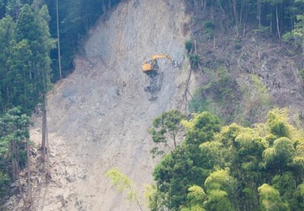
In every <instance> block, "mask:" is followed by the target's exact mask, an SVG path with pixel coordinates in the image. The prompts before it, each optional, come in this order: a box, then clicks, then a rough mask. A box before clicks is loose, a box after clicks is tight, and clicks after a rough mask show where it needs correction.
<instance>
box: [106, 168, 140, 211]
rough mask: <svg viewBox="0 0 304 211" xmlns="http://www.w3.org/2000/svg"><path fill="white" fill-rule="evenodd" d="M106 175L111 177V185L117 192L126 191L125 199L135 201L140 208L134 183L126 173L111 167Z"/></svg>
mask: <svg viewBox="0 0 304 211" xmlns="http://www.w3.org/2000/svg"><path fill="white" fill-rule="evenodd" d="M106 177H107V178H109V179H111V182H112V186H113V187H115V188H116V190H117V191H118V192H119V193H122V192H126V194H127V199H128V200H129V201H130V202H135V203H136V204H137V206H138V207H139V208H140V210H142V209H141V205H140V202H139V197H138V195H137V193H136V190H135V187H134V184H133V182H132V181H131V180H130V179H129V178H128V176H127V175H125V174H124V173H122V172H120V171H119V169H118V168H113V169H110V170H108V171H107V172H106Z"/></svg>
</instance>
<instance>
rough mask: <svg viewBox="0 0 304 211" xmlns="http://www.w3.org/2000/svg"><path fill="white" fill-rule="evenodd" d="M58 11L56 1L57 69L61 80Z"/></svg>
mask: <svg viewBox="0 0 304 211" xmlns="http://www.w3.org/2000/svg"><path fill="white" fill-rule="evenodd" d="M58 10H59V9H58V0H56V19H57V49H58V67H59V78H60V80H61V79H62V71H61V52H60V30H59V11H58Z"/></svg>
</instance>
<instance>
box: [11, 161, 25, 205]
mask: <svg viewBox="0 0 304 211" xmlns="http://www.w3.org/2000/svg"><path fill="white" fill-rule="evenodd" d="M13 162H14V163H15V166H16V170H17V180H18V190H19V193H20V196H21V198H22V200H23V203H24V205H25V206H27V201H26V199H25V198H24V195H23V191H22V186H21V180H20V175H19V174H20V170H19V164H18V163H17V160H16V159H14V160H13Z"/></svg>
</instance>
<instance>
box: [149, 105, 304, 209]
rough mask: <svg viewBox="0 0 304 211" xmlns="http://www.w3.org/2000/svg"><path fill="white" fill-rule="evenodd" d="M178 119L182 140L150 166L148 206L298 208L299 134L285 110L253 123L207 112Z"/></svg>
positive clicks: (303, 137) (302, 169) (302, 142)
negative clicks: (183, 134)
mask: <svg viewBox="0 0 304 211" xmlns="http://www.w3.org/2000/svg"><path fill="white" fill-rule="evenodd" d="M168 113H169V114H172V111H170V112H168ZM166 121H170V120H169V119H166ZM182 124H183V125H184V126H185V127H186V131H187V132H186V137H185V139H184V141H183V142H182V144H180V145H179V146H178V147H177V148H176V149H173V150H172V151H170V152H169V153H167V154H166V155H165V156H164V157H163V159H162V161H161V162H160V163H159V164H158V165H157V166H156V167H155V169H154V173H153V176H154V180H155V183H156V185H155V186H154V191H152V192H151V194H150V196H149V200H150V204H149V207H150V209H151V210H166V209H169V210H183V211H190V210H192V211H193V210H218V211H221V210H269V211H270V210H273V211H274V210H303V208H304V204H303V200H304V192H303V187H304V183H303V179H304V178H303V175H304V174H303V173H304V165H303V161H304V155H303V147H304V134H303V131H302V130H301V129H299V128H296V127H294V126H293V125H291V124H290V123H289V122H288V118H287V110H284V109H275V110H273V111H271V112H269V113H268V115H267V120H266V122H265V123H260V124H256V125H255V126H253V127H242V126H240V125H237V124H235V123H233V124H231V125H228V126H223V127H222V126H221V124H220V120H219V119H218V118H217V117H215V116H213V115H212V114H210V113H208V112H203V113H199V114H196V115H195V116H194V118H193V119H191V120H189V121H185V120H183V121H182ZM163 129H164V130H166V129H165V128H163ZM153 140H154V139H153Z"/></svg>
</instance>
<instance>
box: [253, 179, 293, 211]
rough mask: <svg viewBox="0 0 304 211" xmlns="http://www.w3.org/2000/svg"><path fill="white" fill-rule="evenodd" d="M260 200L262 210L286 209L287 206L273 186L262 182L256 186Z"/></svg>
mask: <svg viewBox="0 0 304 211" xmlns="http://www.w3.org/2000/svg"><path fill="white" fill-rule="evenodd" d="M258 190H259V194H260V200H261V209H262V210H263V211H264V210H265V211H285V210H286V211H287V210H289V207H288V205H287V204H286V203H284V202H283V201H282V199H281V197H280V193H279V191H278V190H276V189H275V188H274V187H272V186H270V185H268V184H263V185H262V186H260V187H259V188H258Z"/></svg>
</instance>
